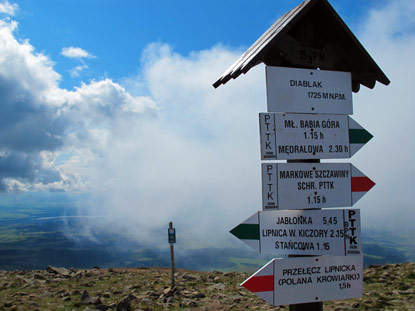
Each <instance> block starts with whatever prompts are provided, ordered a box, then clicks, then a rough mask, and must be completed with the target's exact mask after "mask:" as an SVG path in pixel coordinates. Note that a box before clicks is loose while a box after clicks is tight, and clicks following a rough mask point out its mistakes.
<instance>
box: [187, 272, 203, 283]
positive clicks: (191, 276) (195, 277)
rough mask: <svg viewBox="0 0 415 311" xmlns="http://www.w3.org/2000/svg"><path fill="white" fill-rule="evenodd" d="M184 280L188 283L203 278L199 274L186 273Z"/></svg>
mask: <svg viewBox="0 0 415 311" xmlns="http://www.w3.org/2000/svg"><path fill="white" fill-rule="evenodd" d="M182 279H184V280H186V281H200V280H201V279H202V277H201V276H200V275H198V274H190V273H185V274H183V275H182Z"/></svg>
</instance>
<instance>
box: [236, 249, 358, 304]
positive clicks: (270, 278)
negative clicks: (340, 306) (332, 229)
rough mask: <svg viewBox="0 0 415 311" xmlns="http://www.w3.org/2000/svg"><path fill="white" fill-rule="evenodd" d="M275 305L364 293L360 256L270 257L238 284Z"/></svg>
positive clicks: (344, 297) (339, 297) (355, 296)
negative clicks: (270, 258)
mask: <svg viewBox="0 0 415 311" xmlns="http://www.w3.org/2000/svg"><path fill="white" fill-rule="evenodd" d="M241 285H242V286H243V287H245V288H246V289H248V290H250V291H251V292H253V293H254V294H255V295H257V296H259V297H261V298H262V299H264V300H265V301H266V302H268V303H270V304H272V305H274V306H278V305H287V304H298V303H308V302H317V301H327V300H336V299H348V298H358V297H362V295H363V256H362V255H360V256H348V257H344V256H324V257H299V258H288V259H273V260H271V261H270V262H269V263H267V264H266V265H265V266H264V267H262V268H261V269H260V270H258V271H257V272H256V273H255V274H254V275H252V276H251V277H250V278H249V279H247V280H246V281H245V282H243V283H242V284H241Z"/></svg>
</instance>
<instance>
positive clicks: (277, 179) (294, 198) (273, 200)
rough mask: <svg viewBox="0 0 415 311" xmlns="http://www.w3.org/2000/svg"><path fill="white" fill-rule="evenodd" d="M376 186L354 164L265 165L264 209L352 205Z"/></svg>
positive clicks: (263, 184) (263, 182)
mask: <svg viewBox="0 0 415 311" xmlns="http://www.w3.org/2000/svg"><path fill="white" fill-rule="evenodd" d="M374 185H375V183H374V182H373V181H372V180H371V179H369V178H368V177H367V176H365V175H364V174H363V173H362V172H361V171H359V170H358V169H357V168H356V167H355V166H354V165H352V164H350V163H262V209H263V210H269V209H280V210H283V209H309V208H325V207H345V206H352V205H353V204H355V203H356V202H357V201H358V200H359V199H360V198H361V197H362V196H363V195H365V194H366V192H368V191H369V190H370V189H371V188H372V187H373V186H374Z"/></svg>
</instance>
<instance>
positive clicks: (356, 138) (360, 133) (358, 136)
mask: <svg viewBox="0 0 415 311" xmlns="http://www.w3.org/2000/svg"><path fill="white" fill-rule="evenodd" d="M372 137H373V135H372V134H370V133H369V132H368V131H366V130H365V129H349V143H351V144H366V143H367V142H368V141H369V140H371V139H372Z"/></svg>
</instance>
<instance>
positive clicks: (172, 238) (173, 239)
mask: <svg viewBox="0 0 415 311" xmlns="http://www.w3.org/2000/svg"><path fill="white" fill-rule="evenodd" d="M167 233H168V239H169V243H170V244H174V243H176V229H175V228H169V229H167Z"/></svg>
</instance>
